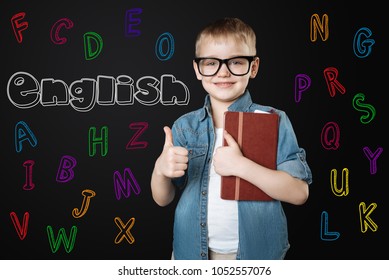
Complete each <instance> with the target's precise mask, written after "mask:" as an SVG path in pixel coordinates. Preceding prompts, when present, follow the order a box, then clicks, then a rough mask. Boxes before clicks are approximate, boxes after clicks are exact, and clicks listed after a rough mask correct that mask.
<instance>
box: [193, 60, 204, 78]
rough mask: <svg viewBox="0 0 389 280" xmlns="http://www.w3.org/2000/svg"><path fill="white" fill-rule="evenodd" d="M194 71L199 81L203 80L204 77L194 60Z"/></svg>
mask: <svg viewBox="0 0 389 280" xmlns="http://www.w3.org/2000/svg"><path fill="white" fill-rule="evenodd" d="M193 69H194V71H195V73H196V77H197V80H200V81H201V80H202V79H203V76H201V74H200V73H199V69H198V68H197V63H196V62H195V61H194V60H193Z"/></svg>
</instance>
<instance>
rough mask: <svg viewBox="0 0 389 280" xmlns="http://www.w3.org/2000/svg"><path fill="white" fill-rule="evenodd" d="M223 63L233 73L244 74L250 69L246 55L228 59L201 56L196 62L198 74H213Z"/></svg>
mask: <svg viewBox="0 0 389 280" xmlns="http://www.w3.org/2000/svg"><path fill="white" fill-rule="evenodd" d="M223 63H225V64H226V65H227V68H228V70H229V71H230V72H231V74H233V75H238V76H239V75H240V76H242V75H246V74H247V73H248V71H249V70H250V60H249V59H248V58H246V57H236V58H230V59H224V60H222V59H216V58H202V59H200V60H199V62H198V67H199V71H200V74H202V75H204V76H213V75H215V74H216V73H217V72H218V71H219V70H220V68H221V65H222V64H223Z"/></svg>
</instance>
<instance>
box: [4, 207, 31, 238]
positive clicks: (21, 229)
mask: <svg viewBox="0 0 389 280" xmlns="http://www.w3.org/2000/svg"><path fill="white" fill-rule="evenodd" d="M9 215H10V216H11V220H12V223H13V224H14V227H15V229H16V232H17V233H18V235H19V238H20V240H23V239H24V238H26V236H27V228H28V220H29V218H30V213H28V212H25V213H24V216H23V225H20V221H19V218H18V216H17V215H16V213H15V212H11V213H10V214H9Z"/></svg>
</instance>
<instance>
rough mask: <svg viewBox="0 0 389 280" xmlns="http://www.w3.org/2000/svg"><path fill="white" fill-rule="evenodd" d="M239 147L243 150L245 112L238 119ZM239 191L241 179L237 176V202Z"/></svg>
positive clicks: (240, 113)
mask: <svg viewBox="0 0 389 280" xmlns="http://www.w3.org/2000/svg"><path fill="white" fill-rule="evenodd" d="M237 140H238V145H239V148H241V149H242V142H243V112H239V118H238V139H237ZM239 191H240V177H238V176H236V178H235V200H238V199H239Z"/></svg>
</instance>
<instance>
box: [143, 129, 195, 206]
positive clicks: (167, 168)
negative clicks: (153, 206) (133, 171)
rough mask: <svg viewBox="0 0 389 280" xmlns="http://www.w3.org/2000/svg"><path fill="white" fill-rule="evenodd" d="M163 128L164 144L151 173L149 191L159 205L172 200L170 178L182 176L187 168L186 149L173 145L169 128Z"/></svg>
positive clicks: (172, 188) (172, 186) (172, 190)
mask: <svg viewBox="0 0 389 280" xmlns="http://www.w3.org/2000/svg"><path fill="white" fill-rule="evenodd" d="M163 129H164V131H165V144H164V146H163V150H162V153H161V155H160V156H159V157H158V159H157V160H156V162H155V165H154V170H153V173H152V175H151V193H152V196H153V199H154V201H155V202H156V203H157V204H158V205H160V206H166V205H168V204H169V203H170V202H172V201H173V199H174V195H175V187H174V185H173V183H172V181H171V179H172V178H177V177H181V176H183V175H184V174H185V170H186V169H187V168H188V150H187V149H185V148H183V147H177V146H174V145H173V135H172V131H171V129H170V128H169V127H167V126H165V127H164V128H163Z"/></svg>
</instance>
